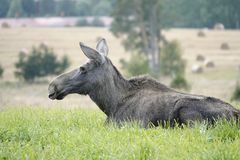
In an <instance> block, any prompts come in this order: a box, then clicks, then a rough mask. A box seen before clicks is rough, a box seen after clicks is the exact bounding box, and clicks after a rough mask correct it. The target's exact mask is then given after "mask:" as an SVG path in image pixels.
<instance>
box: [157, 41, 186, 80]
mask: <svg viewBox="0 0 240 160" xmlns="http://www.w3.org/2000/svg"><path fill="white" fill-rule="evenodd" d="M181 54H182V50H181V47H180V44H179V43H178V41H172V42H167V43H166V44H165V45H164V46H163V48H162V54H161V56H160V61H161V68H162V70H161V72H162V74H163V75H166V76H172V77H175V76H177V75H183V74H184V73H185V61H184V60H183V59H182V56H181Z"/></svg>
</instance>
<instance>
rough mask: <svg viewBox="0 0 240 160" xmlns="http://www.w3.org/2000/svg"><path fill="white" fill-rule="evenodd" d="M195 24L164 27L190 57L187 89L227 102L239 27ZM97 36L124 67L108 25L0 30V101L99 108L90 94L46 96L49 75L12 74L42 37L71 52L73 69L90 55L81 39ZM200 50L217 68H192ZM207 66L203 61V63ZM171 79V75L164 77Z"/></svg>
mask: <svg viewBox="0 0 240 160" xmlns="http://www.w3.org/2000/svg"><path fill="white" fill-rule="evenodd" d="M197 32H198V30H197V29H170V30H165V31H163V34H164V35H165V36H166V38H167V39H169V40H174V39H176V40H178V41H179V42H180V44H181V46H182V49H183V57H184V59H186V61H187V68H186V77H187V80H188V82H189V83H190V85H191V90H190V91H189V92H191V93H194V94H203V95H208V96H214V97H218V98H221V99H223V100H226V101H229V99H230V97H231V94H232V92H233V89H234V87H235V83H236V77H237V72H238V70H237V68H238V66H239V65H240V45H239V44H240V31H237V30H225V31H214V30H208V31H206V37H198V36H197ZM98 37H105V38H106V39H107V42H108V45H109V48H110V53H109V57H110V59H111V60H112V61H113V63H114V64H115V65H116V66H117V67H118V68H119V69H120V70H121V68H120V65H119V60H120V58H125V59H128V58H129V54H128V53H127V52H126V51H124V49H123V47H122V45H121V41H120V39H117V38H115V37H114V36H113V35H112V34H111V33H110V31H109V30H108V29H105V28H10V29H0V64H1V65H2V66H3V67H4V69H5V72H4V75H3V79H0V89H1V92H0V106H4V105H6V104H8V105H19V104H22V105H33V106H35V105H41V106H55V105H65V106H67V107H68V106H70V107H71V106H77V105H79V104H81V106H86V107H96V105H95V104H94V103H92V102H91V101H90V100H89V98H87V97H80V96H75V95H71V96H69V97H67V98H66V99H64V101H60V102H56V101H54V102H53V101H50V100H48V99H46V97H47V87H48V83H49V81H50V80H51V79H52V78H53V77H48V79H47V80H45V83H37V84H26V83H22V82H18V81H17V80H16V79H15V77H14V70H15V68H14V63H15V62H16V61H17V58H18V53H19V51H20V50H21V49H23V48H25V49H27V50H30V49H31V47H32V46H33V45H39V44H40V43H41V42H44V43H46V44H48V45H49V46H52V47H53V48H54V50H55V51H56V53H57V54H59V56H62V55H64V54H67V55H68V56H69V57H70V60H71V62H72V65H71V67H70V68H69V69H72V68H75V67H77V66H79V65H81V64H83V63H85V61H86V60H87V59H86V57H85V56H84V55H83V53H82V52H81V51H80V49H79V45H78V42H79V41H82V42H84V43H85V44H88V45H90V46H92V47H95V45H96V40H97V38H98ZM223 42H227V43H228V44H229V46H230V49H229V50H221V49H220V45H221V43H223ZM197 54H202V55H204V56H205V57H206V59H210V60H213V61H214V63H215V65H216V67H215V68H211V69H208V68H205V67H204V73H202V74H193V73H191V66H192V65H193V64H199V62H197V61H196V55H197ZM200 65H203V63H200ZM160 81H161V82H163V83H165V84H169V80H168V79H167V80H165V79H163V78H162V79H160Z"/></svg>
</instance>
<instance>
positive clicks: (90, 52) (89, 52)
mask: <svg viewBox="0 0 240 160" xmlns="http://www.w3.org/2000/svg"><path fill="white" fill-rule="evenodd" d="M79 45H80V48H81V49H82V51H83V53H84V54H85V55H86V56H87V57H88V58H89V59H91V60H94V61H96V62H99V63H101V64H102V63H104V61H105V58H104V57H103V56H102V55H101V54H99V53H98V51H96V50H95V49H92V48H90V47H88V46H85V45H84V44H83V43H82V42H80V43H79Z"/></svg>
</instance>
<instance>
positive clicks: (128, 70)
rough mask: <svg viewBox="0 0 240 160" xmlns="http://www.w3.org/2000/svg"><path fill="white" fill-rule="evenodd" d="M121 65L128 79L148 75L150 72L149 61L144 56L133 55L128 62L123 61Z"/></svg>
mask: <svg viewBox="0 0 240 160" xmlns="http://www.w3.org/2000/svg"><path fill="white" fill-rule="evenodd" d="M120 63H121V66H122V69H123V70H124V71H125V74H126V76H128V77H131V76H137V75H141V74H147V73H148V72H149V68H148V64H147V60H146V58H145V57H144V55H143V54H139V53H133V54H132V55H131V57H130V60H129V61H128V62H127V61H125V60H124V59H121V60H120Z"/></svg>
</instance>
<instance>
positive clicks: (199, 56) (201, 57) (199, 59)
mask: <svg viewBox="0 0 240 160" xmlns="http://www.w3.org/2000/svg"><path fill="white" fill-rule="evenodd" d="M196 60H197V61H200V62H203V61H205V57H204V56H203V55H201V54H198V55H197V57H196Z"/></svg>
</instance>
